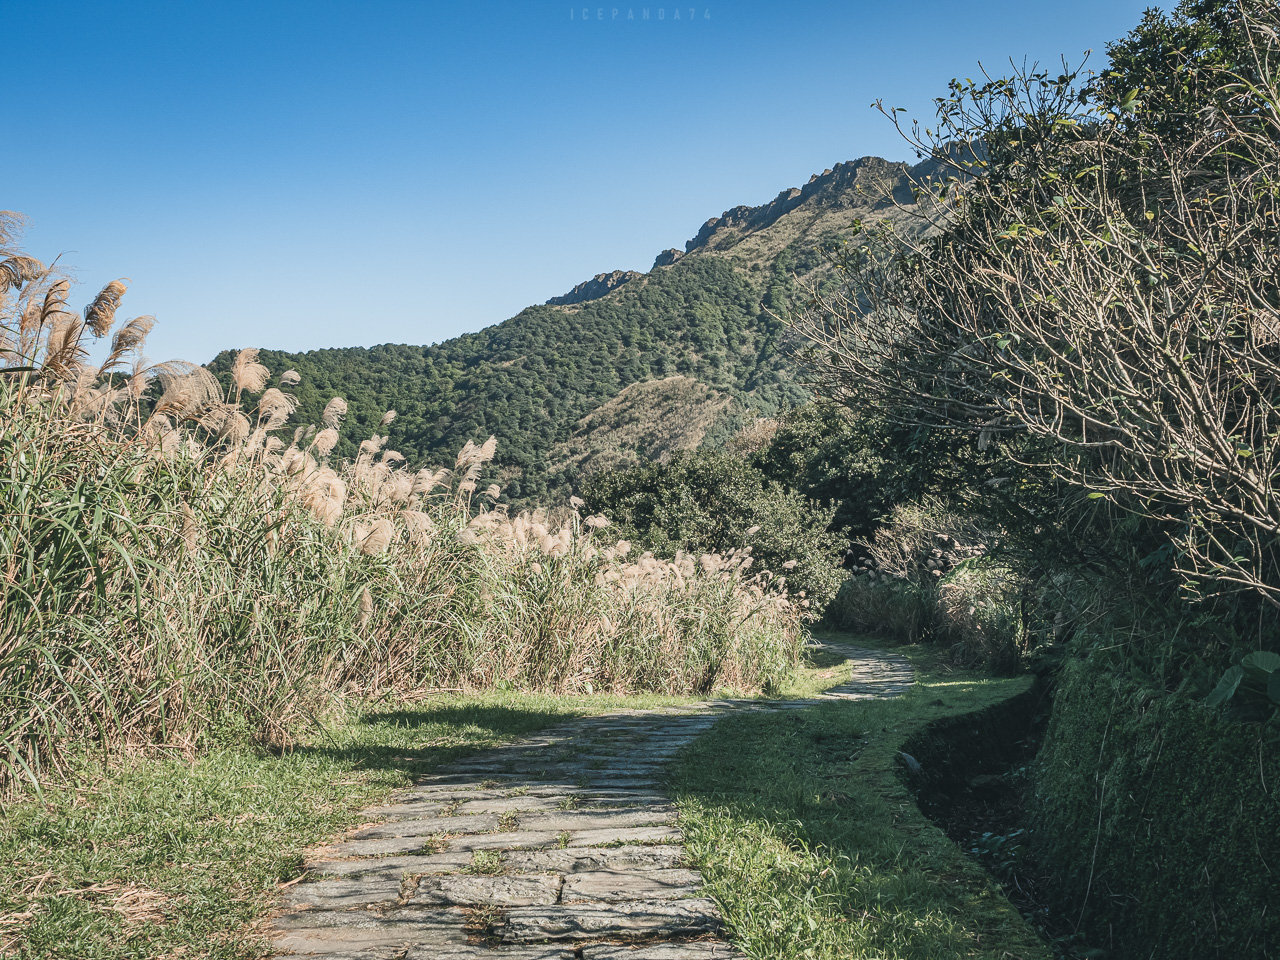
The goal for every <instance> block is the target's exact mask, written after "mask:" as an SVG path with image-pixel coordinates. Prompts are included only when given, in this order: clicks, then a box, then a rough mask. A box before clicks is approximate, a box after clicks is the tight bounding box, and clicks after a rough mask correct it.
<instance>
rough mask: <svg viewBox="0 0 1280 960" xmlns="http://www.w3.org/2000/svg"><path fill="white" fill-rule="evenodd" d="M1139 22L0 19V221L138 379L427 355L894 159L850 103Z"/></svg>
mask: <svg viewBox="0 0 1280 960" xmlns="http://www.w3.org/2000/svg"><path fill="white" fill-rule="evenodd" d="M1148 5H1149V4H1148V3H1144V2H1141V0H1076V2H1070V3H1068V2H1042V0H1026V2H1009V0H995V2H971V3H955V2H946V3H943V2H931V0H930V2H910V0H908V2H896V3H869V2H861V0H854V2H847V3H817V2H806V0H799V2H793V3H776V4H775V3H762V2H733V0H711V2H710V3H709V4H706V5H703V4H697V5H686V6H682V7H679V8H676V7H674V6H671V5H670V4H663V3H661V0H659V2H655V3H649V4H647V5H645V4H643V3H638V4H632V5H629V4H626V3H623V2H617V3H610V4H609V5H608V6H604V7H600V6H598V5H595V6H590V7H587V8H583V7H581V6H576V5H571V4H569V3H566V2H560V0H554V2H542V0H528V2H520V3H480V2H476V3H466V2H461V0H459V2H454V3H429V2H424V0H366V2H327V0H296V2H285V0H256V2H241V0H216V2H205V3H196V2H191V0H165V2H159V3H129V4H120V3H111V2H103V0H87V2H82V3H60V2H56V0H0V22H2V23H3V24H4V32H5V37H6V43H5V52H4V55H3V57H0V77H2V78H3V89H4V90H5V92H6V97H5V102H6V118H5V139H6V144H5V146H4V148H3V150H2V151H0V174H2V175H3V186H4V193H3V195H0V207H3V208H8V209H13V210H18V211H20V212H22V213H24V214H26V215H27V217H28V218H29V227H28V230H27V234H26V238H27V243H26V246H27V248H28V251H29V252H30V253H31V254H32V255H34V256H37V257H40V258H42V259H46V260H47V259H51V258H52V257H54V256H56V255H59V254H61V255H62V258H63V259H62V263H63V264H65V265H66V266H68V267H70V268H71V269H72V270H73V272H74V275H75V276H76V277H77V278H78V279H79V280H80V281H82V282H83V284H84V287H83V288H82V289H81V291H80V293H79V300H78V301H77V302H81V301H87V300H88V299H89V298H90V296H91V295H92V292H93V291H94V290H96V288H98V287H100V286H101V285H102V284H103V283H105V282H106V281H108V280H110V279H113V278H115V277H128V278H130V279H131V281H132V283H131V288H130V292H129V296H128V298H127V299H126V308H127V309H126V312H127V313H128V314H129V315H134V314H140V313H151V314H155V315H156V316H157V318H158V320H159V325H158V326H157V328H156V330H155V332H154V334H153V335H152V338H151V342H150V349H149V351H148V353H149V354H150V356H151V357H152V359H154V360H163V359H170V358H173V357H181V358H184V359H189V360H195V361H205V360H208V359H209V358H211V357H212V356H213V354H214V353H216V352H217V351H218V350H219V349H222V348H225V347H242V346H263V347H277V348H282V349H290V350H303V349H311V348H314V347H322V346H346V345H372V344H376V343H387V342H407V343H430V342H434V341H437V340H441V339H445V338H447V337H450V336H453V335H455V334H458V333H461V332H465V331H468V330H476V329H479V328H481V327H484V326H487V325H489V324H491V323H496V322H498V321H500V320H503V319H505V318H506V317H508V316H511V315H512V314H514V313H516V312H517V311H518V310H519V309H520V308H521V307H524V306H526V305H528V304H530V303H535V302H541V301H542V300H545V299H546V298H548V297H551V296H554V295H556V294H559V293H563V292H564V291H566V290H568V289H569V288H570V287H571V286H573V285H574V284H575V283H577V282H579V281H581V280H584V279H586V278H588V277H590V276H592V275H593V274H595V273H599V272H601V271H604V270H611V269H617V268H630V269H639V270H645V269H648V267H649V265H650V264H651V263H652V260H653V257H654V255H655V254H656V253H657V252H658V251H659V250H661V249H663V248H665V247H673V246H675V247H683V245H684V241H685V240H687V239H688V238H689V237H691V236H692V235H693V234H694V233H695V232H696V231H697V229H698V227H699V226H700V225H701V223H702V221H704V220H705V219H706V218H707V217H709V216H713V215H716V214H719V213H720V212H721V211H723V210H724V209H726V208H728V207H730V206H733V205H735V204H739V203H751V204H755V203H762V202H764V201H766V200H769V199H771V198H772V197H773V196H774V195H775V194H776V193H777V192H778V191H779V190H781V189H783V188H785V187H788V186H793V185H799V184H801V183H803V182H804V181H805V180H807V179H808V178H809V175H810V174H811V173H815V172H818V171H821V170H822V169H823V168H824V167H829V166H831V165H833V164H835V163H837V162H839V161H841V160H847V159H852V158H854V157H859V156H864V155H868V154H876V155H881V156H887V157H890V158H895V159H905V158H907V157H908V155H909V154H908V151H907V149H906V146H905V144H903V143H902V142H901V141H899V140H898V139H897V137H896V135H895V134H894V133H893V131H892V129H890V128H889V127H888V125H887V123H886V121H885V120H884V119H883V118H882V117H880V116H879V115H878V114H876V113H874V112H873V111H872V110H870V109H869V106H868V105H869V104H870V103H871V101H872V100H873V99H875V98H877V97H883V98H885V100H886V101H888V102H889V103H891V104H894V105H901V106H905V107H907V108H909V109H910V110H911V111H912V113H913V115H917V116H921V117H927V116H929V115H930V108H931V103H932V98H933V97H934V96H937V95H940V94H943V93H945V91H946V84H947V81H948V80H949V79H950V78H951V77H953V76H957V75H959V76H965V75H971V74H973V73H974V71H975V69H976V66H977V63H978V62H979V61H982V62H983V63H986V64H989V65H992V66H994V67H995V68H996V69H999V68H1000V67H1001V66H1002V65H1005V66H1007V62H1008V58H1009V57H1010V56H1013V57H1015V58H1017V59H1018V60H1021V59H1022V58H1023V57H1024V56H1029V57H1030V58H1032V59H1040V60H1042V61H1050V62H1055V63H1056V61H1057V58H1058V56H1059V55H1060V54H1067V55H1068V56H1069V57H1070V58H1072V59H1078V58H1079V57H1080V55H1081V54H1082V53H1083V51H1084V50H1086V49H1089V48H1092V49H1093V50H1095V54H1094V57H1095V60H1094V62H1095V63H1101V60H1102V56H1101V55H1102V50H1103V46H1104V44H1105V43H1106V41H1108V40H1110V39H1114V38H1117V37H1119V36H1121V35H1123V34H1124V33H1125V32H1127V31H1128V30H1129V29H1130V28H1131V27H1132V26H1133V25H1134V24H1136V23H1137V21H1138V19H1139V17H1140V15H1141V12H1142V9H1143V7H1144V6H1148ZM614 9H617V11H618V14H617V17H616V19H615V18H614V16H613V10H614ZM645 9H648V11H649V19H648V20H647V21H646V20H644V19H643V11H644V10H645ZM677 9H678V11H679V19H676V16H675V14H676V12H677ZM628 11H633V12H634V15H635V19H634V20H629V19H628V17H627V14H628ZM659 11H661V12H662V15H661V17H659ZM584 12H585V14H586V19H584V18H583V15H584ZM91 288H92V289H91Z"/></svg>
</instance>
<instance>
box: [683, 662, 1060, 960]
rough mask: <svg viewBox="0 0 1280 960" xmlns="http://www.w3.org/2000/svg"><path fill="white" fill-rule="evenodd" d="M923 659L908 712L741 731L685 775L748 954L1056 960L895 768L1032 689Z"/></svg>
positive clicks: (860, 707) (834, 709)
mask: <svg viewBox="0 0 1280 960" xmlns="http://www.w3.org/2000/svg"><path fill="white" fill-rule="evenodd" d="M915 659H916V665H917V667H918V669H919V668H923V669H920V671H919V672H918V673H917V677H916V683H915V685H914V687H913V688H912V689H911V690H910V691H909V692H908V693H906V694H905V695H903V696H901V697H898V698H896V699H892V700H863V701H854V702H847V701H842V702H834V703H829V704H821V705H819V706H816V707H813V708H810V709H807V710H803V711H795V712H788V713H782V712H779V713H758V714H749V715H744V716H737V717H730V718H728V719H726V720H723V721H721V723H719V724H718V725H717V726H716V727H715V728H714V729H713V730H712V732H711V733H709V734H707V735H706V736H705V737H704V738H703V739H702V740H701V741H699V742H698V743H697V744H696V745H695V746H694V747H693V748H691V749H690V750H689V751H688V752H687V753H686V754H685V756H684V757H683V758H682V760H681V762H680V763H679V765H678V767H677V769H676V778H675V788H676V795H677V799H678V801H679V804H680V810H681V826H682V829H683V830H684V832H685V837H686V843H687V845H688V847H689V849H690V851H691V852H692V853H693V854H694V856H695V859H696V860H697V864H698V866H699V868H700V869H701V870H702V873H703V877H704V880H705V882H706V884H707V889H708V890H709V891H710V893H711V894H712V895H713V896H714V897H715V898H716V899H717V901H718V902H719V904H720V906H721V910H722V912H723V913H724V915H725V919H726V921H727V922H728V923H729V925H730V927H731V929H732V932H733V938H734V942H735V943H737V944H739V945H740V946H741V947H742V948H743V949H744V950H745V951H746V952H747V954H748V955H750V956H759V957H769V958H774V960H801V958H804V960H856V958H868V960H869V958H876V960H885V958H902V960H907V958H911V960H943V958H946V960H953V958H961V957H965V958H976V957H981V958H991V960H997V958H999V960H1003V958H1008V957H1019V958H1022V960H1040V958H1047V957H1048V956H1049V955H1050V953H1049V950H1048V948H1047V947H1046V945H1045V944H1044V943H1043V942H1041V941H1040V939H1039V938H1038V937H1037V936H1036V934H1035V932H1034V930H1033V929H1032V928H1031V926H1030V925H1029V924H1028V923H1027V922H1026V921H1025V920H1024V919H1023V918H1022V917H1021V916H1020V915H1019V914H1018V912H1017V910H1016V909H1015V908H1014V907H1013V906H1012V905H1011V904H1010V903H1009V901H1008V900H1007V899H1005V897H1004V896H1003V894H1001V892H1000V890H999V889H998V887H997V886H996V884H995V883H994V881H993V880H992V879H991V878H990V876H989V875H988V874H987V873H986V871H985V870H984V869H983V868H982V867H981V866H980V865H979V864H978V863H976V862H975V861H973V860H971V859H969V858H968V857H966V856H965V855H964V854H963V853H962V852H961V851H960V849H959V848H958V847H957V846H956V845H955V844H954V843H952V841H951V840H950V839H948V838H947V836H946V835H945V834H944V833H943V832H942V831H941V830H940V829H939V828H937V827H935V826H934V825H933V824H931V823H929V822H928V820H927V819H925V817H924V815H923V814H922V813H921V812H920V810H919V808H918V807H917V806H916V804H915V802H914V800H913V799H912V797H911V794H910V792H909V790H908V787H907V784H906V782H905V774H904V771H903V768H902V765H901V761H900V758H899V756H898V753H899V751H900V750H901V749H902V748H903V745H904V743H906V742H907V741H908V740H910V739H911V738H912V737H914V736H916V735H918V734H919V733H920V732H921V731H922V730H924V729H925V728H926V726H927V725H928V724H930V723H932V722H936V721H942V720H945V719H946V718H951V717H955V716H961V717H963V716H969V715H972V713H973V712H974V711H975V710H979V709H982V708H984V707H989V706H992V705H995V704H1000V703H1003V702H1005V701H1006V700H1008V699H1009V698H1010V697H1016V696H1018V695H1019V694H1020V693H1021V692H1022V691H1025V690H1026V689H1027V686H1028V684H1029V682H1030V681H1029V679H1028V678H1026V677H1022V678H1016V679H1012V678H1011V679H993V678H990V677H984V676H982V675H980V674H975V673H970V672H966V671H956V670H952V669H949V668H945V667H938V666H936V658H935V657H933V656H932V655H931V654H929V653H921V654H920V656H918V657H915ZM931 663H933V664H935V666H933V667H932V668H931V667H930V666H929V665H930V664H931Z"/></svg>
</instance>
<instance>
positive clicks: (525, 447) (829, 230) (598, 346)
mask: <svg viewBox="0 0 1280 960" xmlns="http://www.w3.org/2000/svg"><path fill="white" fill-rule="evenodd" d="M908 172H909V171H908V168H907V167H906V166H905V165H904V164H891V163H887V162H886V161H883V160H879V159H876V158H866V159H863V160H858V161H852V162H849V163H844V164H839V165H837V166H836V167H835V168H834V169H833V170H827V171H824V172H823V173H822V174H818V175H815V176H814V177H813V178H811V180H810V182H809V183H808V184H807V185H806V186H805V187H803V188H793V189H790V190H784V191H783V192H782V193H780V194H779V195H778V197H777V198H775V199H774V200H773V201H771V202H770V203H768V204H764V205H762V206H759V207H735V208H733V209H732V210H730V211H727V212H726V213H725V214H723V215H722V216H721V217H713V218H712V219H710V220H708V221H707V222H706V223H705V224H704V225H703V226H702V228H701V230H700V231H699V232H698V234H697V236H695V237H694V238H693V239H692V240H690V241H689V242H688V244H686V249H687V253H684V254H681V253H680V252H679V251H665V252H664V253H662V254H660V255H659V256H658V259H657V263H658V264H662V265H661V266H657V265H655V267H654V268H653V269H652V270H651V271H650V272H649V273H648V274H644V275H638V276H634V277H630V278H628V279H627V280H626V282H625V283H622V284H620V285H618V286H616V287H614V288H613V289H609V285H608V284H603V283H602V284H598V285H597V288H598V289H599V290H603V291H604V293H603V295H601V296H598V297H597V298H596V299H588V300H585V301H581V302H575V303H571V304H555V303H552V304H543V305H537V306H531V307H528V308H527V309H525V310H523V311H521V312H520V313H519V314H517V315H516V316H514V317H512V318H511V319H509V320H507V321H506V322H504V323H500V324H497V325H495V326H492V327H489V328H487V329H485V330H482V331H480V332H478V333H473V334H467V335H465V336H461V337H457V338H455V339H453V340H448V341H445V342H443V343H439V344H435V345H432V346H410V345H405V344H384V345H381V346H377V347H372V348H363V347H347V348H336V349H329V350H316V351H311V352H308V353H303V354H291V353H283V352H278V351H271V350H266V351H263V352H262V359H263V362H264V363H266V365H267V366H269V367H270V368H271V369H273V370H278V371H283V370H286V369H294V370H297V371H298V373H299V374H300V375H301V378H302V379H301V382H300V384H299V385H298V387H297V395H298V398H299V404H300V405H299V410H298V414H297V420H298V422H300V423H303V424H306V423H318V422H319V418H320V413H321V411H322V409H323V407H324V405H325V403H327V402H328V401H329V399H330V398H331V397H333V396H341V397H343V398H345V399H346V401H347V403H348V405H349V410H350V414H349V419H350V423H351V428H350V429H348V430H347V431H346V433H345V434H344V438H343V440H342V442H341V444H340V446H339V447H338V450H337V453H338V455H339V456H349V455H351V454H353V453H354V452H355V446H356V444H358V443H359V442H360V440H361V439H362V438H364V437H367V436H370V435H371V434H374V433H379V432H380V430H379V422H380V420H381V418H382V416H383V413H384V412H385V411H387V410H389V409H394V410H396V411H397V413H398V416H397V418H396V419H395V420H394V422H392V423H391V424H390V425H389V428H388V431H389V432H388V434H387V436H388V440H387V445H388V446H389V447H391V448H393V449H395V450H398V451H399V452H401V453H402V454H404V455H405V456H406V457H407V458H408V459H409V460H410V461H411V462H421V463H431V462H437V461H439V462H443V461H444V460H447V459H449V458H451V457H452V456H453V454H454V453H455V452H456V451H457V450H458V449H459V448H460V447H461V446H462V445H463V444H464V443H465V442H466V441H467V440H476V441H477V442H479V441H482V440H483V439H484V438H486V437H488V436H489V435H491V434H492V435H494V436H496V437H497V438H498V458H497V460H496V467H497V471H498V476H499V478H500V479H502V480H503V481H504V487H505V492H506V494H507V495H508V496H510V497H512V498H526V497H535V496H538V495H541V494H544V493H546V492H547V491H548V490H549V489H554V490H561V491H562V490H565V489H567V488H569V487H570V486H573V485H575V484H576V482H577V480H578V479H579V475H580V473H581V472H582V471H583V469H584V468H585V469H586V470H590V469H591V465H592V464H593V463H608V464H610V465H618V464H626V463H628V462H635V461H636V459H637V454H638V450H639V448H638V447H637V446H636V445H635V444H634V443H633V442H632V441H631V440H630V439H629V434H627V433H625V432H624V433H621V434H619V435H617V436H616V437H614V436H612V435H611V434H610V431H609V430H608V428H607V426H606V427H605V428H604V429H602V424H605V425H607V424H608V423H610V422H612V420H613V419H614V417H613V414H611V413H610V412H609V410H605V411H601V415H598V416H592V414H593V413H594V412H596V411H597V410H599V408H601V407H602V406H603V405H606V404H610V403H612V402H613V401H614V400H615V398H617V397H618V396H619V394H620V393H622V391H623V390H625V389H626V388H627V387H628V386H631V385H633V384H641V383H647V382H650V381H660V380H664V379H667V378H671V377H681V378H683V379H682V380H681V381H680V382H681V383H682V384H685V393H686V397H685V400H684V402H683V405H682V407H681V409H682V411H683V412H684V414H687V417H686V419H687V421H688V423H690V424H692V425H694V426H693V429H695V430H696V432H697V435H696V436H693V435H691V434H690V432H689V430H684V431H682V432H681V433H680V437H679V439H678V440H674V441H673V443H672V447H671V449H680V448H687V447H689V446H690V445H697V443H700V442H703V441H704V440H705V441H707V442H709V443H712V444H714V443H715V442H716V441H717V440H722V439H724V438H726V437H728V436H729V435H730V434H731V433H732V432H733V431H734V430H735V429H736V427H737V426H738V425H740V424H741V423H742V422H743V420H744V419H745V418H747V417H750V416H757V415H768V414H772V413H775V412H777V411H779V410H780V409H784V408H787V407H790V406H793V405H794V404H795V403H797V402H799V401H801V400H803V399H804V398H805V397H806V395H807V394H806V391H805V389H804V387H803V386H802V385H801V384H800V383H798V382H797V380H796V378H795V377H794V376H793V365H792V360H791V358H790V352H789V350H788V349H787V332H786V329H785V326H784V324H783V323H782V322H780V321H779V320H778V319H777V318H776V316H775V315H774V314H775V313H776V312H778V311H779V310H780V309H781V308H782V306H783V304H784V302H785V301H786V299H787V297H788V296H789V295H790V293H791V291H792V290H793V289H794V283H795V279H796V277H812V276H813V275H814V274H815V272H818V271H821V270H822V268H823V267H824V265H825V263H826V257H825V256H824V248H826V247H828V246H829V245H831V244H833V243H835V242H837V241H838V239H839V238H840V236H841V235H842V233H844V232H848V231H852V230H853V229H854V227H855V225H856V223H857V222H858V221H859V219H860V218H869V219H876V218H879V217H885V216H895V214H896V209H895V208H894V206H893V203H892V199H893V197H894V195H895V193H896V196H897V199H899V200H902V199H909V191H908V190H907V185H908V180H907V177H908ZM904 191H905V192H904ZM582 286H583V287H584V288H587V287H589V286H590V283H588V284H584V285H582ZM554 299H556V300H563V299H564V298H554ZM234 346H240V345H234ZM233 358H234V354H233V353H232V352H231V351H230V350H228V351H226V352H224V353H222V354H220V355H219V356H218V357H217V358H216V359H215V360H214V361H213V363H212V364H211V365H210V368H211V369H212V370H213V372H214V373H215V374H217V375H218V376H219V377H220V378H222V379H223V380H224V381H225V380H226V379H227V378H228V377H229V373H230V369H231V364H232V361H233ZM666 392H669V391H666ZM663 396H665V392H664V391H663V390H650V391H642V392H641V393H639V394H636V393H634V392H633V393H632V394H630V395H629V396H628V397H627V398H626V399H625V400H624V405H625V406H626V407H627V408H628V409H629V411H630V415H629V416H628V417H627V418H626V419H627V420H628V422H631V423H634V422H635V421H636V419H637V417H639V419H640V420H643V419H644V415H643V411H640V412H639V413H637V411H636V410H635V406H636V403H637V401H643V400H644V399H645V398H646V397H654V398H658V397H663ZM668 399H669V398H668ZM690 403H692V404H693V406H692V407H690V406H689V404H690ZM614 406H617V404H614ZM656 412H657V411H655V413H656ZM601 451H604V452H605V456H603V457H600V456H595V455H594V454H595V453H599V452H601ZM643 452H644V456H645V457H651V456H654V455H661V454H662V453H664V452H667V451H666V449H665V448H664V447H663V444H662V442H661V440H660V438H659V439H658V441H657V443H656V446H655V440H654V438H653V437H650V438H649V440H648V442H647V443H646V444H644V451H643Z"/></svg>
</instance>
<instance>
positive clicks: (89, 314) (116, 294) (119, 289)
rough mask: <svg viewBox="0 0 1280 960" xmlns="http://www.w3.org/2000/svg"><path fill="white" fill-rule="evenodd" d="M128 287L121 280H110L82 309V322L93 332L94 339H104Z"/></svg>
mask: <svg viewBox="0 0 1280 960" xmlns="http://www.w3.org/2000/svg"><path fill="white" fill-rule="evenodd" d="M126 290H128V287H126V286H125V285H124V281H123V280H112V281H111V282H110V283H108V284H107V285H106V286H105V287H103V288H102V290H101V291H100V292H99V293H98V295H97V296H96V297H94V298H93V302H92V303H90V304H89V305H88V306H87V307H85V308H84V322H85V324H87V325H88V327H89V329H90V330H92V331H93V335H94V336H95V337H105V336H106V335H107V333H108V332H109V331H110V330H111V325H112V324H113V323H115V319H116V311H117V310H119V309H120V300H121V298H122V297H123V296H124V294H125V291H126Z"/></svg>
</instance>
